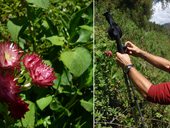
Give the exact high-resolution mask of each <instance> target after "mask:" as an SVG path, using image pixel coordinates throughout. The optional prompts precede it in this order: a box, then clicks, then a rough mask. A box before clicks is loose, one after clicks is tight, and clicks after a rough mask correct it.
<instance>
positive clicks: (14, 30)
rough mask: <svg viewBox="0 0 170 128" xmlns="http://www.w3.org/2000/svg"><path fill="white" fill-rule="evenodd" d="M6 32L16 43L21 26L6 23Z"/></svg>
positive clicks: (9, 22)
mask: <svg viewBox="0 0 170 128" xmlns="http://www.w3.org/2000/svg"><path fill="white" fill-rule="evenodd" d="M7 27H8V30H9V32H10V34H11V37H12V39H13V41H18V35H19V32H20V30H21V28H22V26H19V25H16V24H14V23H13V22H12V21H11V20H9V21H8V23H7Z"/></svg>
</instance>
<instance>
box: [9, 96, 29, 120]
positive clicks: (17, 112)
mask: <svg viewBox="0 0 170 128" xmlns="http://www.w3.org/2000/svg"><path fill="white" fill-rule="evenodd" d="M8 105H9V111H10V114H11V116H12V117H13V118H15V119H21V118H22V117H24V114H25V113H26V112H27V111H28V110H29V109H28V104H27V103H25V102H24V101H22V100H21V98H18V99H17V100H16V101H15V102H13V103H9V104H8Z"/></svg>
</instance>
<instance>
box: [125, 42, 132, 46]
mask: <svg viewBox="0 0 170 128" xmlns="http://www.w3.org/2000/svg"><path fill="white" fill-rule="evenodd" d="M125 46H133V43H132V42H130V41H126V42H125Z"/></svg>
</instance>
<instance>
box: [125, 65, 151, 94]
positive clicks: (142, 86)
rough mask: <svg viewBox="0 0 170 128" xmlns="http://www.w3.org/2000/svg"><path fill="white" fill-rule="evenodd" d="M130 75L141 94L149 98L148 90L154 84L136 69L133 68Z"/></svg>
mask: <svg viewBox="0 0 170 128" xmlns="http://www.w3.org/2000/svg"><path fill="white" fill-rule="evenodd" d="M128 75H129V77H130V79H131V80H132V82H133V83H134V84H135V86H136V87H137V88H138V90H139V91H140V93H141V94H142V95H143V96H144V97H147V93H148V90H149V88H150V87H151V85H152V83H151V82H150V81H149V80H148V79H146V78H145V77H144V76H143V75H142V74H141V73H140V72H138V71H137V70H136V68H135V67H132V68H131V69H130V71H129V73H128Z"/></svg>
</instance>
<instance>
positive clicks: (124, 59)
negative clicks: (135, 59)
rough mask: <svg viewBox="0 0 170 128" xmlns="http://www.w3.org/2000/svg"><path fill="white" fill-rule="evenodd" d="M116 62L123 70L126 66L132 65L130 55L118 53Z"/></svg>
mask: <svg viewBox="0 0 170 128" xmlns="http://www.w3.org/2000/svg"><path fill="white" fill-rule="evenodd" d="M116 61H117V62H118V64H119V65H120V66H121V67H122V68H124V67H125V66H127V65H129V64H132V62H131V59H130V57H129V55H128V54H121V53H119V52H117V53H116Z"/></svg>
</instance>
